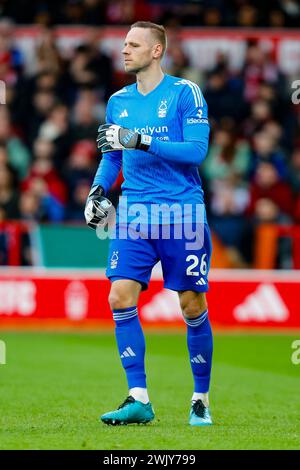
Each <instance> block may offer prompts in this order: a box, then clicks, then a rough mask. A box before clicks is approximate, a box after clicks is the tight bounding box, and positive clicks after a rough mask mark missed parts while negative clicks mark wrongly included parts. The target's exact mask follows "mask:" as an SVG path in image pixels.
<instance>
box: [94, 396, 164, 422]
mask: <svg viewBox="0 0 300 470" xmlns="http://www.w3.org/2000/svg"><path fill="white" fill-rule="evenodd" d="M154 416H155V415H154V411H153V408H152V405H151V403H150V402H149V403H147V404H144V403H142V402H141V401H138V400H135V399H134V398H133V397H131V396H129V397H127V398H126V400H125V401H124V403H122V405H120V406H119V408H118V409H117V410H115V411H109V412H108V413H105V414H104V415H102V416H100V419H101V421H103V423H105V424H112V425H115V426H116V425H120V424H123V425H124V424H131V423H136V424H140V423H144V424H145V423H149V422H150V421H152V420H153V419H154Z"/></svg>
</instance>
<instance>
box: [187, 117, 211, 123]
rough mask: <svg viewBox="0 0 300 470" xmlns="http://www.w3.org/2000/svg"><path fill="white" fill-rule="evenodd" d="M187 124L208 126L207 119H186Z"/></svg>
mask: <svg viewBox="0 0 300 470" xmlns="http://www.w3.org/2000/svg"><path fill="white" fill-rule="evenodd" d="M186 123H187V124H208V119H204V118H203V119H196V118H187V120H186Z"/></svg>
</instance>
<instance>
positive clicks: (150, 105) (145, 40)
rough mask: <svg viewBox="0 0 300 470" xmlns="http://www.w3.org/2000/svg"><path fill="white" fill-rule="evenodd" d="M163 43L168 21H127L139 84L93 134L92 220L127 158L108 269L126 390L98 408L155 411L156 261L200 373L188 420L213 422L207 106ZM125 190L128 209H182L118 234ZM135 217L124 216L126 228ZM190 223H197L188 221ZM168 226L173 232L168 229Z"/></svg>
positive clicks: (130, 63) (118, 414)
mask: <svg viewBox="0 0 300 470" xmlns="http://www.w3.org/2000/svg"><path fill="white" fill-rule="evenodd" d="M165 48H166V34H165V30H164V28H163V27H162V26H159V25H156V24H153V23H149V22H137V23H135V24H133V25H132V26H131V29H130V30H129V32H128V34H127V36H126V39H125V44H124V48H123V51H122V53H123V55H124V62H125V70H126V72H131V73H134V74H136V83H135V84H133V85H130V86H126V87H125V88H122V89H121V90H120V91H118V92H117V93H115V94H113V95H112V96H111V98H110V100H109V102H108V105H107V116H106V122H107V123H106V124H104V125H102V126H100V127H99V134H98V137H97V143H98V148H99V149H100V150H101V152H102V153H103V157H102V160H101V163H100V165H99V168H98V171H97V173H96V175H95V179H94V183H93V186H92V189H91V192H90V194H89V197H88V200H87V204H86V209H85V218H86V222H87V224H88V225H89V226H91V227H92V228H97V227H98V226H99V225H101V224H105V222H106V221H107V215H108V212H109V209H110V207H111V203H110V201H109V200H108V199H107V198H106V193H107V191H108V190H109V189H110V187H111V186H112V184H113V183H114V181H115V180H116V178H117V176H118V174H119V171H120V168H121V165H122V167H123V174H124V183H123V185H122V194H123V196H122V198H121V203H120V204H119V208H118V219H117V220H118V221H117V227H116V233H117V236H116V238H115V239H113V240H111V241H110V251H109V261H108V268H107V272H106V274H107V277H108V278H109V279H110V281H111V283H112V284H111V291H110V294H109V303H110V307H111V309H112V312H113V318H114V320H115V324H116V328H115V333H116V340H117V345H118V350H119V354H120V358H121V361H122V365H123V368H124V370H125V373H126V377H127V382H128V389H129V393H128V397H127V398H126V399H125V401H124V402H123V403H122V404H121V405H120V406H119V408H118V409H116V410H114V411H111V412H108V413H105V414H103V415H102V416H101V420H102V421H103V422H104V423H106V424H115V425H117V424H119V425H120V424H128V423H146V422H149V421H152V420H153V419H154V411H153V408H152V404H151V402H150V400H149V396H148V389H147V383H146V373H145V363H144V359H145V339H144V335H143V331H142V328H141V325H140V322H139V318H138V309H137V304H138V299H139V295H140V293H141V291H142V290H144V289H147V286H148V283H149V280H150V276H151V271H152V268H153V267H154V265H155V264H156V263H157V262H158V261H160V262H161V265H162V270H163V277H164V286H165V287H166V288H168V289H172V290H174V291H177V292H178V295H179V301H180V305H181V309H182V314H183V319H184V321H185V323H186V326H187V346H188V352H189V361H190V366H191V370H192V374H193V378H194V391H193V393H192V396H191V404H190V409H189V420H188V421H189V424H190V425H192V426H204V425H210V424H212V419H211V414H210V408H209V397H208V392H209V384H210V375H211V364H212V350H213V339H212V331H211V326H210V322H209V318H208V307H207V301H206V295H205V292H206V291H207V290H208V282H207V275H208V270H209V264H210V257H211V239H210V233H209V228H208V225H207V220H206V216H205V209H204V202H203V190H202V188H201V180H200V177H199V174H198V167H199V165H200V164H201V162H202V161H203V159H204V158H205V156H206V153H207V147H208V138H209V124H208V119H207V105H206V102H205V100H204V98H203V95H202V93H201V91H200V89H199V87H198V86H197V85H196V84H195V83H193V82H190V81H189V80H183V79H180V78H177V77H173V76H170V75H167V74H164V72H163V71H162V68H161V65H160V62H161V59H162V57H163V54H164V51H165ZM125 198H127V206H128V209H129V211H130V212H131V214H132V212H133V210H132V209H133V208H134V207H139V208H140V207H141V204H142V205H143V206H142V207H143V208H145V209H146V210H147V214H148V215H149V214H153V213H154V211H153V210H152V209H153V207H154V206H155V205H159V206H160V207H161V205H162V204H163V205H164V206H163V207H169V208H171V207H174V204H175V205H176V207H177V208H179V209H180V210H179V212H177V213H176V214H175V213H174V212H173V211H172V210H170V211H168V210H166V211H165V213H164V212H163V213H159V214H158V216H157V218H156V219H155V220H152V219H151V220H149V218H148V220H147V222H148V226H146V225H143V224H141V225H142V226H143V227H142V228H141V226H140V228H139V229H140V230H141V232H142V233H141V236H140V237H136V236H131V233H130V230H128V234H127V235H128V236H126V237H124V236H120V227H121V225H124V224H125V226H126V219H125V218H124V215H121V212H122V210H123V208H122V207H121V206H123V205H124V204H122V201H123V200H124V199H125ZM135 204H138V206H135ZM121 209H122V210H121ZM142 212H143V211H142ZM143 213H144V212H143ZM199 214H200V215H199ZM121 219H122V220H121ZM142 220H143V219H142ZM129 221H130V218H127V227H129V226H130V224H129ZM143 222H144V220H143ZM180 225H181V227H183V229H184V230H182V232H184V233H182V235H180V236H178V235H176V233H175V231H176V230H175V229H176V228H177V227H178V226H180ZM187 226H189V227H192V231H191V230H190V231H188V230H186V228H187ZM145 227H147V228H145ZM166 227H168V229H169V230H170V233H169V236H165V231H164V229H165V228H166ZM153 228H155V230H152V229H153ZM195 228H196V230H195ZM153 233H154V236H153ZM190 233H192V234H194V237H195V240H194V241H195V243H191V237H190ZM118 234H119V235H118ZM123 235H124V234H123ZM170 368H171V364H170Z"/></svg>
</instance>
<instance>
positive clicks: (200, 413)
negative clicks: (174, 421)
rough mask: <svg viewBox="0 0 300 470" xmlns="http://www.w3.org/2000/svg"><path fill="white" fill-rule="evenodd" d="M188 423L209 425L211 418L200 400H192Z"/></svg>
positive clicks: (207, 409)
mask: <svg viewBox="0 0 300 470" xmlns="http://www.w3.org/2000/svg"><path fill="white" fill-rule="evenodd" d="M189 424H190V425H191V426H210V425H212V419H211V415H210V411H209V408H206V406H204V404H203V403H202V401H201V400H196V401H193V402H192V406H191V411H190V419H189Z"/></svg>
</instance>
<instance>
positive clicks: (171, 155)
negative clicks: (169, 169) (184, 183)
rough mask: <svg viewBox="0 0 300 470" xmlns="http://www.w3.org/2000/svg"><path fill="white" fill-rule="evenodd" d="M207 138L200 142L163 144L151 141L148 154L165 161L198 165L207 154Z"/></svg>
mask: <svg viewBox="0 0 300 470" xmlns="http://www.w3.org/2000/svg"><path fill="white" fill-rule="evenodd" d="M207 148H208V137H207V139H203V140H202V141H201V142H165V141H162V140H158V139H152V142H151V145H150V148H149V150H148V152H150V153H153V154H154V155H157V156H159V157H161V158H164V159H165V160H169V161H172V162H178V163H185V164H187V165H200V164H201V162H202V161H203V160H204V158H205V157H206V154H207Z"/></svg>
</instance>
